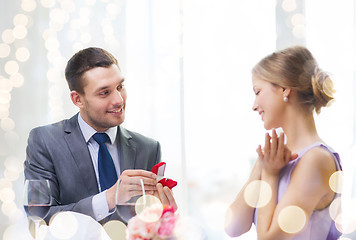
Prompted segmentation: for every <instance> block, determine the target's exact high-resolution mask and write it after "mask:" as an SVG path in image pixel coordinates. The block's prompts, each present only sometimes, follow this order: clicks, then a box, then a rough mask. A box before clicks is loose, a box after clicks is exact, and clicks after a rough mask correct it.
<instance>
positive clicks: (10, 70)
mask: <svg viewBox="0 0 356 240" xmlns="http://www.w3.org/2000/svg"><path fill="white" fill-rule="evenodd" d="M19 69H20V67H19V64H18V63H17V62H16V61H13V60H10V61H8V62H7V63H5V72H6V73H7V74H9V75H14V74H15V73H17V72H18V71H19Z"/></svg>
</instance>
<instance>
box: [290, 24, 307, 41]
mask: <svg viewBox="0 0 356 240" xmlns="http://www.w3.org/2000/svg"><path fill="white" fill-rule="evenodd" d="M305 31H306V30H305V26H304V25H301V24H298V25H295V26H294V27H293V35H294V36H295V37H296V38H304V37H305Z"/></svg>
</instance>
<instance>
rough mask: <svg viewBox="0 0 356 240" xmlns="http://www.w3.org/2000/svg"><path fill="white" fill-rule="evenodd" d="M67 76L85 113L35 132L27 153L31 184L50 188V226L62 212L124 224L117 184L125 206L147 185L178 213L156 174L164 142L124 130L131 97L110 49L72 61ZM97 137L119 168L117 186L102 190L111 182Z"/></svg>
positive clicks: (96, 50) (90, 50)
mask: <svg viewBox="0 0 356 240" xmlns="http://www.w3.org/2000/svg"><path fill="white" fill-rule="evenodd" d="M65 75H66V79H67V82H68V85H69V89H70V91H71V93H70V97H71V100H72V102H73V103H74V104H75V105H76V106H77V107H78V108H79V109H80V111H79V113H78V114H76V115H74V116H73V117H72V118H70V119H66V120H63V121H60V122H58V123H54V124H51V125H47V126H42V127H38V128H35V129H33V130H32V131H31V132H30V135H29V138H28V146H27V149H26V154H27V156H26V160H25V178H26V179H48V180H49V182H50V187H51V192H52V206H51V208H50V211H49V214H48V215H47V217H46V221H47V222H48V221H49V220H50V218H51V217H52V216H53V215H54V214H55V213H57V212H59V211H75V212H79V213H83V214H86V215H89V216H91V217H93V218H94V219H95V220H97V221H99V222H101V223H105V222H107V221H108V220H111V219H120V217H119V216H118V215H117V214H116V212H115V194H116V187H117V184H118V181H117V180H116V179H120V184H119V187H118V192H117V198H118V200H119V201H122V202H124V201H127V200H129V199H130V198H131V197H133V196H136V195H138V194H139V193H140V190H141V187H140V179H142V180H143V183H144V185H145V190H146V193H148V194H152V195H155V196H157V197H158V198H160V200H161V202H162V203H163V204H165V205H172V206H173V207H174V208H175V209H177V204H176V202H175V200H174V198H173V195H172V191H171V189H169V188H168V187H162V185H161V184H160V183H157V180H156V175H155V174H154V173H152V172H151V170H152V167H153V166H154V165H155V164H157V163H158V162H160V157H161V156H160V144H159V142H157V141H155V140H153V139H150V138H147V137H144V136H142V135H140V134H138V133H135V132H131V131H128V130H126V129H125V128H123V127H122V126H120V124H121V123H123V121H124V119H125V106H126V98H127V93H126V90H125V87H124V77H123V76H122V74H121V71H120V68H119V65H118V62H117V60H116V59H115V58H114V57H113V56H112V55H111V54H110V53H108V52H107V51H105V50H104V49H101V48H87V49H84V50H81V51H79V52H78V53H76V54H75V55H74V56H73V57H72V58H71V59H70V60H69V61H68V63H67V67H66V70H65ZM96 133H98V134H103V133H104V135H105V136H106V138H108V140H107V141H106V142H105V143H104V144H105V148H106V149H107V150H108V151H109V153H110V155H111V159H112V160H110V162H111V164H113V165H110V166H112V167H110V169H111V170H112V169H114V168H115V170H113V174H114V175H115V177H114V179H115V180H114V182H113V183H112V184H113V185H112V186H111V184H110V186H108V187H105V186H103V185H102V184H103V182H104V181H106V180H103V177H106V176H104V174H103V173H101V171H102V170H100V168H101V165H100V161H103V160H100V151H101V150H100V148H101V145H100V144H98V142H97V141H96V139H94V135H96ZM99 145H100V146H99ZM107 150H106V151H107ZM98 154H99V155H98ZM110 169H109V170H110Z"/></svg>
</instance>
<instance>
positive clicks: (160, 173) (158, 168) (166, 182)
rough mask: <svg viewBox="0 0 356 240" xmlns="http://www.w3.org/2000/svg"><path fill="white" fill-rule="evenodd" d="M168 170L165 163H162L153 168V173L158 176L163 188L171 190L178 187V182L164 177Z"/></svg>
mask: <svg viewBox="0 0 356 240" xmlns="http://www.w3.org/2000/svg"><path fill="white" fill-rule="evenodd" d="M165 170H166V163H165V162H160V163H158V164H156V165H154V166H153V168H152V172H153V173H155V174H156V175H157V181H158V182H159V183H161V184H162V186H167V187H169V188H170V189H172V188H174V187H175V186H177V184H178V183H177V182H176V181H174V180H172V179H169V178H165V177H164V171H165Z"/></svg>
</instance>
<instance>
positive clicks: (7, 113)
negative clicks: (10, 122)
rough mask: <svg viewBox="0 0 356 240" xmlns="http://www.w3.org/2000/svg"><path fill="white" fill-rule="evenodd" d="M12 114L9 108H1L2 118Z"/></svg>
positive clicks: (0, 117)
mask: <svg viewBox="0 0 356 240" xmlns="http://www.w3.org/2000/svg"><path fill="white" fill-rule="evenodd" d="M9 115H10V111H9V110H3V109H1V108H0V120H1V119H3V118H8V117H9Z"/></svg>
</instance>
